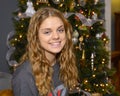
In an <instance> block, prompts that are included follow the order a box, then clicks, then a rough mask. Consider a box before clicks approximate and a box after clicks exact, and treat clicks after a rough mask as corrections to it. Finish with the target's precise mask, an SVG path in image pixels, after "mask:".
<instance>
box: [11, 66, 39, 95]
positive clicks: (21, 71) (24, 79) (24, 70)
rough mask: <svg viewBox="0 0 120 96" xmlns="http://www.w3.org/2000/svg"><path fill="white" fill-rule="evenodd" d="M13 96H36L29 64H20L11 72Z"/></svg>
mask: <svg viewBox="0 0 120 96" xmlns="http://www.w3.org/2000/svg"><path fill="white" fill-rule="evenodd" d="M12 87H13V93H14V96H38V92H37V88H36V86H35V82H34V79H33V76H32V73H31V71H30V68H29V66H27V65H22V66H21V67H19V68H18V69H16V71H15V72H14V74H13V79H12Z"/></svg>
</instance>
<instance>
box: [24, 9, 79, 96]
mask: <svg viewBox="0 0 120 96" xmlns="http://www.w3.org/2000/svg"><path fill="white" fill-rule="evenodd" d="M49 16H55V17H58V18H60V19H61V20H62V21H63V23H64V28H65V32H66V38H67V40H66V44H65V46H64V48H63V49H62V51H61V52H60V53H59V54H57V60H58V61H59V62H60V73H59V78H60V80H61V81H62V82H63V83H64V85H65V86H66V87H67V88H73V87H74V86H75V85H77V83H78V70H77V67H76V60H75V54H74V52H73V51H74V50H73V43H72V36H71V34H72V26H71V24H70V23H69V22H68V21H67V19H65V18H64V16H63V14H62V13H61V12H60V11H58V10H56V9H54V8H51V7H45V8H40V9H39V10H38V11H37V12H36V13H35V14H34V15H33V17H32V18H31V20H30V23H29V27H28V33H27V40H28V44H27V48H26V53H25V55H24V56H23V58H22V61H24V60H26V59H28V60H29V61H30V63H31V65H32V71H33V75H34V77H35V83H36V86H37V88H38V91H39V93H40V94H42V95H43V96H46V95H47V94H48V93H49V92H50V91H51V90H52V89H53V87H52V73H53V69H52V67H51V66H50V64H49V61H48V60H47V59H46V56H45V51H44V49H43V48H42V47H41V45H40V42H39V38H38V30H39V27H40V25H41V24H42V22H43V21H44V20H45V19H46V18H48V17H49Z"/></svg>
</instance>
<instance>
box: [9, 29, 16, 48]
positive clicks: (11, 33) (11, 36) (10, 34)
mask: <svg viewBox="0 0 120 96" xmlns="http://www.w3.org/2000/svg"><path fill="white" fill-rule="evenodd" d="M14 35H15V32H14V31H11V32H10V33H9V34H8V36H7V47H8V48H11V47H13V46H12V45H11V44H10V40H11V39H12V38H13V37H14Z"/></svg>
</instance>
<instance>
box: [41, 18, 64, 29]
mask: <svg viewBox="0 0 120 96" xmlns="http://www.w3.org/2000/svg"><path fill="white" fill-rule="evenodd" d="M61 25H64V23H63V21H62V20H61V19H60V18H58V17H52V16H50V17H48V18H46V19H45V20H44V21H43V22H42V23H41V25H40V28H46V27H47V28H49V27H55V26H56V27H57V26H61Z"/></svg>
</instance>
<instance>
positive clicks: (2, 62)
mask: <svg viewBox="0 0 120 96" xmlns="http://www.w3.org/2000/svg"><path fill="white" fill-rule="evenodd" d="M16 8H17V0H0V72H1V71H2V72H10V70H9V69H10V68H9V66H8V64H7V61H6V52H7V46H6V38H7V34H8V33H9V32H10V31H12V30H13V24H12V19H11V18H12V12H13V11H14V10H16Z"/></svg>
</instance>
